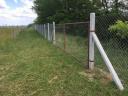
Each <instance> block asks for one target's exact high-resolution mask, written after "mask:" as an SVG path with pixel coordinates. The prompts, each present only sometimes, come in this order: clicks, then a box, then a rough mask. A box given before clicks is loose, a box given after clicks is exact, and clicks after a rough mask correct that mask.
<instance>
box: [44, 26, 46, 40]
mask: <svg viewBox="0 0 128 96" xmlns="http://www.w3.org/2000/svg"><path fill="white" fill-rule="evenodd" d="M44 38H45V39H46V25H45V24H44Z"/></svg>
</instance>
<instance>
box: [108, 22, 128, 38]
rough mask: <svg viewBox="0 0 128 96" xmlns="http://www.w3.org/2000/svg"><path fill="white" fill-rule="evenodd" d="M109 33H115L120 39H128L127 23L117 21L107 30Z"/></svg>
mask: <svg viewBox="0 0 128 96" xmlns="http://www.w3.org/2000/svg"><path fill="white" fill-rule="evenodd" d="M108 30H109V31H110V32H113V33H116V35H117V36H118V37H120V38H121V39H127V38H128V22H127V21H124V22H123V21H121V20H117V22H116V23H115V24H114V25H111V26H110V27H109V29H108Z"/></svg>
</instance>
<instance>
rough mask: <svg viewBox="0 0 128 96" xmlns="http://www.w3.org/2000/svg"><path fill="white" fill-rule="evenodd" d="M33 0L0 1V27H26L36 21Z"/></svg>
mask: <svg viewBox="0 0 128 96" xmlns="http://www.w3.org/2000/svg"><path fill="white" fill-rule="evenodd" d="M33 1H34V0H0V25H27V24H30V23H32V22H33V20H35V19H36V17H37V15H36V13H35V12H34V11H33V10H32V9H31V8H32V6H33Z"/></svg>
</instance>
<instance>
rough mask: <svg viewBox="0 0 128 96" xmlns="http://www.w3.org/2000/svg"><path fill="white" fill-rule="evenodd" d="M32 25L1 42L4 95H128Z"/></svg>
mask: <svg viewBox="0 0 128 96" xmlns="http://www.w3.org/2000/svg"><path fill="white" fill-rule="evenodd" d="M127 93H128V92H127V90H125V91H123V92H120V91H119V90H118V89H117V87H116V86H115V84H114V83H113V82H110V81H107V80H106V78H103V77H102V76H100V75H99V73H98V72H91V73H90V72H89V71H88V70H87V69H86V68H85V67H83V66H82V65H81V64H80V63H79V62H77V60H75V59H74V58H72V57H71V56H70V55H67V54H66V53H64V52H63V51H62V50H60V49H58V48H56V47H55V46H54V45H53V44H52V43H49V42H48V41H47V40H44V39H43V38H42V37H41V36H40V35H39V34H38V33H36V32H35V31H33V30H32V29H28V30H26V31H24V32H21V33H20V34H19V35H18V36H17V37H16V38H15V39H13V40H6V41H3V42H2V43H1V44H0V96H127Z"/></svg>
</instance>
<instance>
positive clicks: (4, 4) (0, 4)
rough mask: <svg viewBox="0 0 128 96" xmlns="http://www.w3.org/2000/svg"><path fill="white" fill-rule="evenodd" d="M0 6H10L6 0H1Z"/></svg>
mask: <svg viewBox="0 0 128 96" xmlns="http://www.w3.org/2000/svg"><path fill="white" fill-rule="evenodd" d="M0 8H9V6H7V4H6V2H5V0H0Z"/></svg>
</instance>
